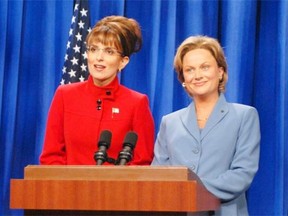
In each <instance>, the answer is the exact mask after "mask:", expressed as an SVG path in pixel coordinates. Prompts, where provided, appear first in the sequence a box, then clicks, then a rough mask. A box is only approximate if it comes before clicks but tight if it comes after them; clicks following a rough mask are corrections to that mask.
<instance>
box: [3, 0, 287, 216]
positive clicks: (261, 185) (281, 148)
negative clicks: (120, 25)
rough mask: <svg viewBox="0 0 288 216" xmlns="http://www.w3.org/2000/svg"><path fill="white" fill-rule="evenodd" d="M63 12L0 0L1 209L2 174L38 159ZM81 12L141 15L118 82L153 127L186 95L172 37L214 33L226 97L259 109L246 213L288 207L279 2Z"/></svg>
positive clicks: (60, 6) (126, 5) (60, 47)
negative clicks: (144, 98)
mask: <svg viewBox="0 0 288 216" xmlns="http://www.w3.org/2000/svg"><path fill="white" fill-rule="evenodd" d="M72 13H73V0H65V1H60V0H41V1H37V0H34V1H33V0H29V1H28V0H27V1H26V0H24V1H21V0H1V4H0V17H1V19H0V29H1V31H0V112H1V117H0V168H1V169H0V196H1V200H0V215H19V214H20V215H21V214H22V211H19V210H10V209H9V192H10V191H9V188H10V179H11V178H23V170H24V167H25V166H27V165H29V164H38V157H39V154H40V152H41V149H42V144H43V136H44V130H45V124H46V117H47V112H48V109H49V105H50V102H51V99H52V97H53V95H54V92H55V89H56V88H57V86H58V85H59V83H60V80H61V75H62V72H61V68H62V66H63V63H64V55H65V49H66V43H67V40H68V33H69V28H70V24H71V23H70V22H71V18H72ZM90 14H91V23H92V24H93V25H94V23H96V22H97V20H99V19H100V18H102V17H104V16H107V15H124V16H127V17H131V18H134V19H136V20H138V22H139V23H140V25H141V27H142V31H143V40H144V44H143V49H142V50H141V51H140V52H139V53H138V54H136V55H134V56H132V59H131V61H130V63H129V65H128V66H127V68H126V69H125V70H123V71H122V73H121V82H122V83H123V84H124V85H126V86H128V87H130V88H133V89H135V90H138V91H140V92H142V93H145V94H147V95H148V96H149V99H150V106H151V109H152V112H153V116H154V118H155V123H156V130H157V131H158V128H159V123H160V120H161V117H162V116H163V115H164V114H167V113H170V112H172V111H175V110H177V109H180V108H182V107H184V106H187V105H188V104H189V103H190V101H191V100H190V99H189V98H188V97H187V95H186V93H185V92H184V91H183V89H182V87H181V85H180V83H179V82H178V80H177V77H176V75H175V74H176V73H175V72H174V70H173V57H174V54H175V50H176V48H177V47H178V45H179V44H180V43H181V42H182V41H183V40H184V39H185V38H186V37H188V36H190V35H198V34H201V35H208V36H213V37H216V38H217V39H219V41H220V42H221V44H222V46H223V47H224V50H225V54H226V56H227V61H228V74H229V81H228V86H227V91H226V96H227V99H228V100H229V101H231V102H239V103H244V104H248V105H252V106H255V107H256V108H257V110H258V111H259V115H260V121H261V132H262V140H261V158H260V169H259V172H258V173H257V175H256V178H255V179H254V182H253V184H252V186H251V188H250V189H249V191H248V193H247V198H248V204H249V211H250V214H251V215H277V216H278V215H283V216H284V215H287V212H288V210H287V209H288V137H287V134H288V131H287V130H288V129H287V128H288V116H287V114H288V111H287V110H288V88H287V86H288V77H287V76H288V42H287V39H288V1H286V0H279V1H254V0H253V1H251V0H247V1H245V0H237V1H216V0H215V1H211V0H209V1H201V0H179V1H176V0H148V1H147V0H142V1H141V0H122V1H120V0H119V1H117V0H97V1H96V0H94V1H92V0H90ZM127 106H129V100H127ZM157 131H156V132H157ZM223 139H225V137H223Z"/></svg>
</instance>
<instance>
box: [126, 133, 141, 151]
mask: <svg viewBox="0 0 288 216" xmlns="http://www.w3.org/2000/svg"><path fill="white" fill-rule="evenodd" d="M137 140H138V135H137V134H136V133H135V132H133V131H130V132H128V133H127V134H126V137H125V139H124V143H123V147H125V146H129V147H130V148H131V149H134V147H135V145H136V142H137Z"/></svg>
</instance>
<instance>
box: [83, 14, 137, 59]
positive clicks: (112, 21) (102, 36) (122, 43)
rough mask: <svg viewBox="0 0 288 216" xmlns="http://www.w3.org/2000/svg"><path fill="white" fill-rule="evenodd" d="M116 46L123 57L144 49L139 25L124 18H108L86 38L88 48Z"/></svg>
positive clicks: (99, 23) (97, 25)
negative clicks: (97, 45) (98, 44)
mask: <svg viewBox="0 0 288 216" xmlns="http://www.w3.org/2000/svg"><path fill="white" fill-rule="evenodd" d="M98 42H100V43H102V44H104V45H106V46H115V47H116V49H118V50H119V51H120V52H121V53H122V55H123V56H128V57H129V56H130V55H131V54H132V53H136V52H138V51H139V50H140V49H141V47H142V34H141V29H140V26H139V23H138V22H137V21H136V20H134V19H131V18H126V17H123V16H107V17H104V18H103V19H101V20H100V21H98V22H97V23H96V25H95V26H94V27H93V29H92V31H91V32H90V33H89V34H88V36H87V38H86V44H87V46H89V45H91V44H93V43H98Z"/></svg>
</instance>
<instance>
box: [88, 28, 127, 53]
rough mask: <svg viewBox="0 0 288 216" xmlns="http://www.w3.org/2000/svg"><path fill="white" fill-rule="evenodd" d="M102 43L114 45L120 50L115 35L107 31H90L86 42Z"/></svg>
mask: <svg viewBox="0 0 288 216" xmlns="http://www.w3.org/2000/svg"><path fill="white" fill-rule="evenodd" d="M95 43H102V44H103V45H105V46H109V47H115V48H116V49H117V50H119V51H122V47H121V45H120V44H121V43H120V41H119V39H118V38H117V36H116V35H115V34H113V33H112V32H109V31H105V32H104V31H102V32H99V31H98V32H96V31H95V32H91V35H90V37H89V38H88V40H87V44H89V45H90V44H95Z"/></svg>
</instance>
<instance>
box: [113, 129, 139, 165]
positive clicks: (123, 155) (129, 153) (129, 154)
mask: <svg viewBox="0 0 288 216" xmlns="http://www.w3.org/2000/svg"><path fill="white" fill-rule="evenodd" d="M137 139H138V135H137V134H136V133H135V132H133V131H130V132H128V133H127V134H126V137H125V139H124V142H123V149H122V151H120V152H119V155H118V159H117V161H118V162H119V165H125V164H126V163H128V162H129V161H131V159H132V158H133V149H134V147H135V145H136V142H137Z"/></svg>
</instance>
